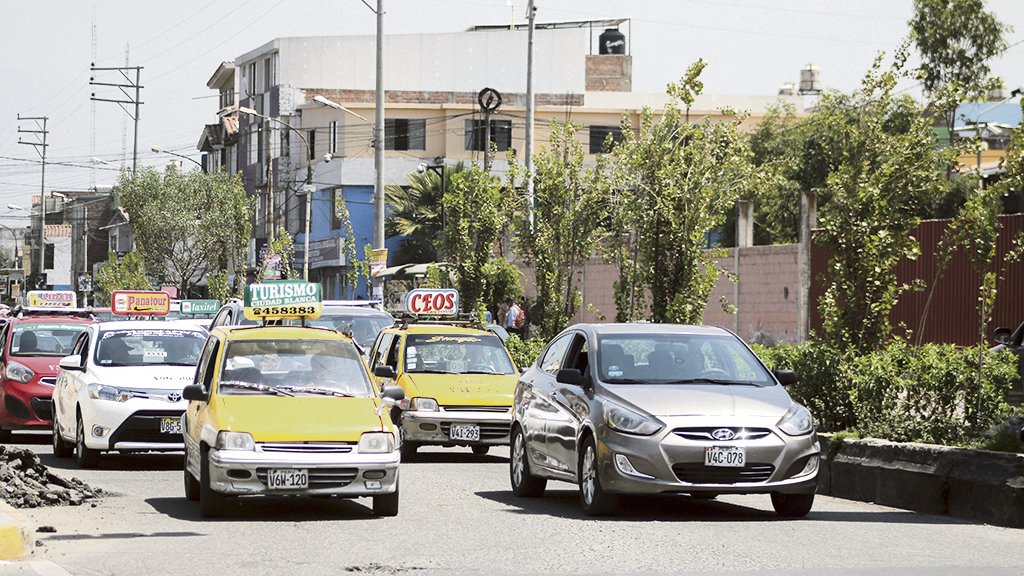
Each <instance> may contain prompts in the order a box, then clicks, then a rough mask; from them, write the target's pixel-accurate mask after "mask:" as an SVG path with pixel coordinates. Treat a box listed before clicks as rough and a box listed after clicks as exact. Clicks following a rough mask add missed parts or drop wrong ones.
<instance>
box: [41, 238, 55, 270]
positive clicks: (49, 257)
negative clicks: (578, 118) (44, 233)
mask: <svg viewBox="0 0 1024 576" xmlns="http://www.w3.org/2000/svg"><path fill="white" fill-rule="evenodd" d="M44 246H45V247H46V248H45V252H44V254H43V270H53V244H44Z"/></svg>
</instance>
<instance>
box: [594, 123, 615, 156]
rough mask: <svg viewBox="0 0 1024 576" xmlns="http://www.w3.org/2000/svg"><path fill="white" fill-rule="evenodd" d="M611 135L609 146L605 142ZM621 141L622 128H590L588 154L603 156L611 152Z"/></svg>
mask: <svg viewBox="0 0 1024 576" xmlns="http://www.w3.org/2000/svg"><path fill="white" fill-rule="evenodd" d="M609 135H611V137H612V140H611V142H610V144H611V146H609V145H608V143H607V142H606V141H607V139H608V136H609ZM622 141H623V137H622V128H621V127H619V126H591V127H590V153H591V154H604V153H606V152H611V149H612V147H614V146H615V145H616V144H618V143H619V142H622Z"/></svg>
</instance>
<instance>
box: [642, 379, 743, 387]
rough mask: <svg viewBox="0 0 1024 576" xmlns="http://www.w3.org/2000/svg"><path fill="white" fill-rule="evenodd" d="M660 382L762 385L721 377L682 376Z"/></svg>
mask: <svg viewBox="0 0 1024 576" xmlns="http://www.w3.org/2000/svg"><path fill="white" fill-rule="evenodd" d="M657 383H658V384H722V385H725V386H760V384H757V383H755V382H747V381H745V380H723V379H721V378H681V379H679V380H669V381H667V382H657Z"/></svg>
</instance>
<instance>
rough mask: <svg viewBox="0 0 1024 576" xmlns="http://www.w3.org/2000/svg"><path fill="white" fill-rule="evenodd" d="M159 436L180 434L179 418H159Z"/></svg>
mask: <svg viewBox="0 0 1024 576" xmlns="http://www.w3.org/2000/svg"><path fill="white" fill-rule="evenodd" d="M160 433H161V434H181V418H161V419H160Z"/></svg>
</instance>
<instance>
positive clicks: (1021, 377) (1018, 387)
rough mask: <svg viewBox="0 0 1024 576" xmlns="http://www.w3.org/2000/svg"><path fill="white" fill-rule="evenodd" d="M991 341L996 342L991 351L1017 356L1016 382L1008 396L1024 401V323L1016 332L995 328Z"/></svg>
mask: <svg viewBox="0 0 1024 576" xmlns="http://www.w3.org/2000/svg"><path fill="white" fill-rule="evenodd" d="M992 339H993V340H995V341H996V345H995V346H993V347H992V348H991V350H994V351H997V350H1009V351H1010V352H1013V353H1014V354H1015V355H1016V356H1017V381H1016V382H1014V384H1013V387H1012V388H1011V389H1010V396H1011V397H1016V398H1017V399H1019V400H1022V401H1024V322H1022V323H1021V324H1020V326H1017V329H1016V330H1010V329H1009V328H1005V327H999V328H996V329H995V331H994V332H993V333H992ZM1022 433H1024V431H1022Z"/></svg>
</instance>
